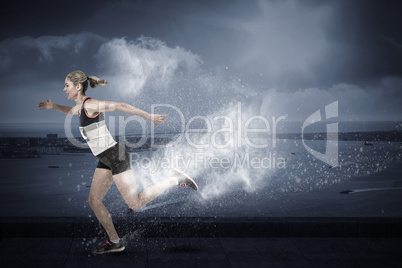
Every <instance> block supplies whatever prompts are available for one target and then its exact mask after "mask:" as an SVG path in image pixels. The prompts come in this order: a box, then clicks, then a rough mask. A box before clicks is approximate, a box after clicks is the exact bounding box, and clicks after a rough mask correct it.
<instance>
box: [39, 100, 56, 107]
mask: <svg viewBox="0 0 402 268" xmlns="http://www.w3.org/2000/svg"><path fill="white" fill-rule="evenodd" d="M38 107H39V108H40V110H43V109H46V110H49V109H54V104H53V101H51V100H48V99H45V101H41V102H39V105H38Z"/></svg>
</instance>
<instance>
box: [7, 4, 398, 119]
mask: <svg viewBox="0 0 402 268" xmlns="http://www.w3.org/2000/svg"><path fill="white" fill-rule="evenodd" d="M22 7H23V8H22ZM401 11H402V7H401V4H400V3H399V2H397V1H295V0H289V1H264V0H256V1H212V0H211V1H185V0H183V1H162V0H153V1H97V2H96V5H94V4H93V2H92V3H88V2H85V1H66V2H64V3H61V2H50V1H36V2H28V3H27V4H24V5H22V4H21V3H18V5H17V4H11V5H8V6H7V7H5V8H4V9H2V10H1V11H0V12H1V17H0V27H1V28H0V30H1V31H0V79H1V81H2V86H1V88H0V89H1V91H2V92H6V93H7V94H6V95H5V98H6V101H9V102H10V103H11V101H12V100H13V99H15V98H17V97H18V98H19V100H20V101H21V103H24V105H26V107H28V106H29V105H32V104H31V103H30V102H32V95H31V94H32V92H35V95H36V96H38V97H39V96H40V97H41V98H42V97H49V98H50V96H52V94H55V93H54V90H57V91H58V93H57V94H59V95H54V96H55V97H54V100H56V101H57V102H60V103H64V102H65V99H64V95H62V94H61V95H60V92H61V90H62V86H63V81H64V78H65V75H66V74H67V73H69V72H70V71H72V70H75V69H82V70H84V71H85V72H86V73H87V74H88V75H92V74H95V75H98V76H102V75H107V76H108V77H107V78H108V79H110V80H111V81H113V82H114V83H112V84H113V85H116V84H118V81H120V80H119V77H124V79H125V80H124V81H129V80H135V79H137V80H136V81H140V82H141V81H142V80H144V79H145V81H148V82H149V83H148V82H147V83H148V84H147V85H148V87H147V90H146V91H144V92H142V91H141V90H133V91H130V90H125V91H124V92H131V93H133V92H134V93H133V94H132V96H131V97H133V96H136V97H137V98H140V99H141V101H140V103H142V104H144V105H148V104H150V103H152V102H155V96H158V97H160V98H162V99H160V100H157V101H165V100H168V101H169V102H170V103H172V104H177V105H179V104H180V100H179V99H178V98H173V97H172V98H170V99H169V97H168V96H169V94H173V95H174V94H176V95H179V96H181V98H182V99H185V101H181V104H180V105H182V106H183V107H187V108H188V110H191V111H194V113H198V112H199V111H203V112H208V109H207V108H208V107H205V106H202V105H201V104H200V103H203V104H204V103H211V105H210V106H211V107H212V106H213V105H215V106H217V107H220V103H219V100H220V99H225V100H228V99H230V98H232V99H235V98H237V99H242V98H243V100H244V101H246V100H247V101H250V102H252V103H253V104H254V106H255V107H257V109H258V107H261V109H260V110H261V111H265V112H266V113H269V114H273V115H275V114H276V115H282V114H285V113H288V114H292V111H291V109H293V108H295V107H296V106H298V107H297V108H298V109H299V110H298V111H293V112H294V113H293V114H295V115H300V116H301V117H303V116H304V114H308V113H309V112H311V111H310V110H311V109H317V108H316V106H319V105H320V103H321V102H324V101H323V100H325V101H326V102H330V101H334V100H339V101H340V103H343V105H344V108H345V110H348V111H350V112H349V113H350V114H349V115H350V116H351V117H353V118H354V119H364V118H366V119H387V118H393V119H398V118H400V117H401V116H402V110H401V109H402V108H399V107H400V105H398V103H400V102H402V94H401V92H402V82H401V81H402V67H401V66H402V65H401V64H399V63H400V62H401V56H402V38H401V36H402V34H401V33H400V30H399V29H401V26H402V25H401V20H399V19H398V15H399V14H400V13H402V12H401ZM141 35H143V36H145V37H150V38H151V39H150V40H154V41H155V42H160V41H161V42H162V43H163V45H161V46H160V47H159V48H158V49H157V50H155V49H154V50H152V49H149V51H148V50H142V49H141V48H140V47H138V46H136V45H133V43H135V42H136V41H135V40H138V39H137V38H139V37H140V36H141ZM124 37H125V38H126V39H123V38H124ZM111 40H114V43H110V42H111ZM124 40H125V41H124ZM125 42H126V43H125ZM120 43H121V44H122V45H121V46H119V45H118V44H120ZM111 44H112V45H113V46H110V45H111ZM108 45H109V47H108ZM106 48H109V49H106ZM102 53H105V55H101V54H102ZM124 53H126V54H124ZM169 55H170V56H169ZM183 55H184V56H183ZM102 57H103V59H104V61H102V60H100V59H102ZM169 57H170V58H169ZM183 57H184V58H183ZM120 59H121V60H120ZM128 59H132V60H133V64H130V60H128ZM155 59H164V60H163V61H161V62H159V63H158V61H157V60H155ZM149 62H152V64H154V65H152V64H151V65H148V64H149ZM193 62H197V64H193ZM183 63H184V65H186V64H187V65H188V66H193V67H192V70H193V71H191V73H185V75H183V73H180V66H182V65H183ZM175 64H177V66H179V67H177V66H176V65H175ZM105 66H106V67H107V66H112V67H113V68H114V69H113V70H114V71H115V72H114V73H113V70H111V69H110V68H109V69H108V68H106V67H105ZM172 66H173V67H172ZM119 68H120V71H119V72H117V71H116V70H119ZM152 68H156V69H152ZM163 68H167V69H166V70H170V71H168V72H167V74H168V76H166V77H168V78H169V79H168V81H169V83H167V84H166V86H165V89H166V90H165V89H164V93H162V95H159V94H158V95H156V94H155V90H156V89H158V90H159V89H160V87H161V88H163V86H164V85H165V84H164V83H161V82H160V81H164V80H163V79H159V78H157V76H160V70H164V69H163ZM169 68H171V69H169ZM197 68H198V70H199V72H197V71H194V70H197ZM133 70H134V72H133ZM139 70H142V71H143V73H141V72H138V73H137V71H139ZM117 73H119V75H118V74H117ZM131 74H133V75H132V77H130V76H131ZM178 74H179V75H178ZM180 74H181V75H182V76H180ZM137 75H138V76H137ZM161 77H162V76H161ZM183 77H184V78H183ZM151 78H152V79H151ZM126 79H128V80H126ZM141 79H142V80H141ZM147 79H148V80H147ZM130 83H131V82H130ZM136 83H137V82H135V83H134V82H133V83H132V84H130V85H133V87H132V89H138V87H137V86H136V85H138V83H137V84H136ZM130 85H129V86H130ZM155 85H158V86H157V87H155ZM127 87H128V86H127ZM140 88H141V87H140ZM142 88H144V87H142ZM59 91H60V92H59ZM106 92H109V91H106V90H104V91H102V90H100V91H93V94H99V95H94V97H104V98H105V99H106V98H109V97H114V98H115V97H116V96H117V95H116V94H113V92H109V93H106ZM161 92H162V91H161ZM91 94H92V92H91ZM163 94H164V95H163ZM161 96H162V97H161ZM299 99H303V100H305V102H304V103H300V102H298V100H299ZM308 100H310V101H308ZM352 100H353V101H355V102H353V101H352ZM356 102H362V103H359V104H358V105H354V103H356ZM286 104H288V105H286ZM353 105H354V107H352V108H351V107H348V106H353ZM267 107H268V108H267ZM143 108H145V107H143ZM8 109H9V107H7V105H5V106H3V108H2V110H1V114H3V117H2V118H0V119H1V120H6V119H7V120H11V121H13V120H14V119H13V118H9V117H7V116H5V115H6V114H7V110H8ZM309 109H310V110H309ZM28 110H29V109H28V108H23V109H21V110H20V112H19V113H20V114H16V116H17V117H18V120H20V121H24V120H27V117H24V116H22V115H26V114H28V113H27V111H28ZM301 111H303V112H301ZM370 113H371V114H370ZM373 113H374V114H375V115H373ZM48 114H49V118H47V119H52V118H53V119H57V118H59V117H60V116H59V117H57V116H58V115H53V114H52V115H50V113H48ZM39 115H42V114H39V113H32V114H29V116H31V117H30V119H29V120H37V118H38V116H39ZM347 119H348V118H346V120H347Z"/></svg>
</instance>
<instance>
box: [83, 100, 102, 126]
mask: <svg viewBox="0 0 402 268" xmlns="http://www.w3.org/2000/svg"><path fill="white" fill-rule="evenodd" d="M89 99H91V97H88V98H86V99H85V100H84V101H83V102H82V106H81V111H80V114H79V117H80V126H81V127H86V126H89V125H90V124H93V123H98V122H100V121H104V120H105V118H104V116H103V113H101V112H99V113H98V114H97V115H95V116H89V115H88V114H87V111H86V110H85V107H84V106H85V105H84V104H85V102H86V101H87V100H89Z"/></svg>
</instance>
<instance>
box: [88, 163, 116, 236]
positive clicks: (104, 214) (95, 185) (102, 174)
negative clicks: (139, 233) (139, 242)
mask: <svg viewBox="0 0 402 268" xmlns="http://www.w3.org/2000/svg"><path fill="white" fill-rule="evenodd" d="M112 183H113V177H112V172H111V171H110V170H109V169H104V168H96V169H95V172H94V177H93V179H92V185H91V191H90V192H89V198H88V202H89V205H90V206H91V208H92V210H93V211H94V213H95V215H96V218H98V220H99V222H100V223H101V224H102V226H103V228H105V230H106V233H107V234H108V236H109V239H110V240H117V239H119V236H118V235H117V232H116V229H115V228H114V225H113V222H112V217H111V216H110V213H109V211H108V210H107V208H106V207H105V205H104V204H103V198H104V197H105V195H106V193H107V191H108V190H109V188H110V186H111V185H112Z"/></svg>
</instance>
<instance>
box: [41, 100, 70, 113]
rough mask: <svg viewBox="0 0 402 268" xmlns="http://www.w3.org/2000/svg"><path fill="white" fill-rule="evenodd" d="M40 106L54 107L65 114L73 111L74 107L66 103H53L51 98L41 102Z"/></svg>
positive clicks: (44, 108)
mask: <svg viewBox="0 0 402 268" xmlns="http://www.w3.org/2000/svg"><path fill="white" fill-rule="evenodd" d="M38 107H39V108H40V110H50V109H54V110H56V111H59V112H61V113H63V114H68V113H71V111H72V110H71V109H72V108H73V107H71V106H65V105H59V104H56V103H53V102H52V101H51V100H48V99H45V101H41V102H39V104H38Z"/></svg>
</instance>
